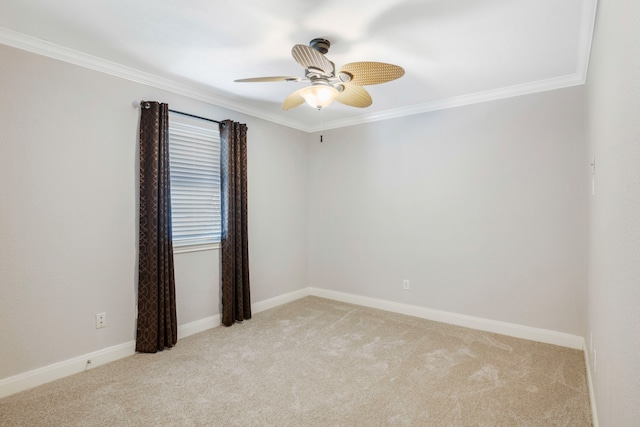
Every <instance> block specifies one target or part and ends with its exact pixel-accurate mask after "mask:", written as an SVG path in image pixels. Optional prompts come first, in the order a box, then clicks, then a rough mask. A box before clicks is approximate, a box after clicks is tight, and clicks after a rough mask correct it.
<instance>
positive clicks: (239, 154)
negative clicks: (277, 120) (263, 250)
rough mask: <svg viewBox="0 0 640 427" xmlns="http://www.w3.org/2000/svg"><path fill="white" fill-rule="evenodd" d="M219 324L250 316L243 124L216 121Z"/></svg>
mask: <svg viewBox="0 0 640 427" xmlns="http://www.w3.org/2000/svg"><path fill="white" fill-rule="evenodd" d="M220 173H221V177H220V178H221V184H222V242H221V247H222V248H221V259H222V261H221V268H222V271H221V280H222V324H223V325H225V326H231V325H232V324H233V323H235V322H241V321H243V320H244V319H251V295H250V291H249V239H248V233H247V228H248V227H247V126H246V125H244V124H240V123H235V122H232V121H231V120H225V121H224V122H222V123H221V124H220Z"/></svg>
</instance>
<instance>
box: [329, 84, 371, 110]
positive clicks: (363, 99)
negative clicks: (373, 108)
mask: <svg viewBox="0 0 640 427" xmlns="http://www.w3.org/2000/svg"><path fill="white" fill-rule="evenodd" d="M341 84H342V85H343V86H344V90H343V91H342V92H340V93H339V94H338V96H337V97H336V101H338V102H341V103H343V104H344V105H349V106H351V107H358V108H365V107H368V106H369V105H371V104H372V103H373V100H372V99H371V95H369V92H367V90H366V89H365V88H363V87H362V86H358V85H354V84H351V83H341Z"/></svg>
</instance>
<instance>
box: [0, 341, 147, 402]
mask: <svg viewBox="0 0 640 427" xmlns="http://www.w3.org/2000/svg"><path fill="white" fill-rule="evenodd" d="M135 348H136V342H135V341H129V342H127V343H124V344H118V345H114V346H113V347H108V348H104V349H102V350H98V351H94V352H91V353H87V354H84V355H82V356H78V357H74V358H72V359H68V360H63V361H62V362H58V363H54V364H52V365H48V366H44V367H42V368H38V369H34V370H32V371H28V372H24V373H22V374H18V375H14V376H12V377H9V378H4V379H2V380H0V398H3V397H6V396H9V395H11V394H14V393H18V392H20V391H23V390H27V389H30V388H32V387H36V386H39V385H41V384H44V383H48V382H50V381H53V380H57V379H60V378H64V377H67V376H69V375H73V374H77V373H79V372H82V371H85V370H88V369H92V368H95V367H96V366H100V365H104V364H105V363H109V362H113V361H115V360H118V359H122V358H123V357H127V356H131V355H132V354H134V353H135ZM88 360H91V363H90V364H89V363H87V361H88Z"/></svg>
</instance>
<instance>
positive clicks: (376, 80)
mask: <svg viewBox="0 0 640 427" xmlns="http://www.w3.org/2000/svg"><path fill="white" fill-rule="evenodd" d="M342 72H347V73H349V74H350V75H351V76H352V78H351V80H349V83H351V84H355V85H360V86H366V85H377V84H380V83H386V82H390V81H391V80H395V79H399V78H400V77H402V76H404V69H403V68H402V67H399V66H397V65H393V64H385V63H384V62H352V63H350V64H346V65H345V66H344V67H342V69H341V70H340V73H342ZM340 73H338V75H340Z"/></svg>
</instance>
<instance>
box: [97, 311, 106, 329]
mask: <svg viewBox="0 0 640 427" xmlns="http://www.w3.org/2000/svg"><path fill="white" fill-rule="evenodd" d="M106 326H107V313H98V314H96V329H100V328H104V327H106Z"/></svg>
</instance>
